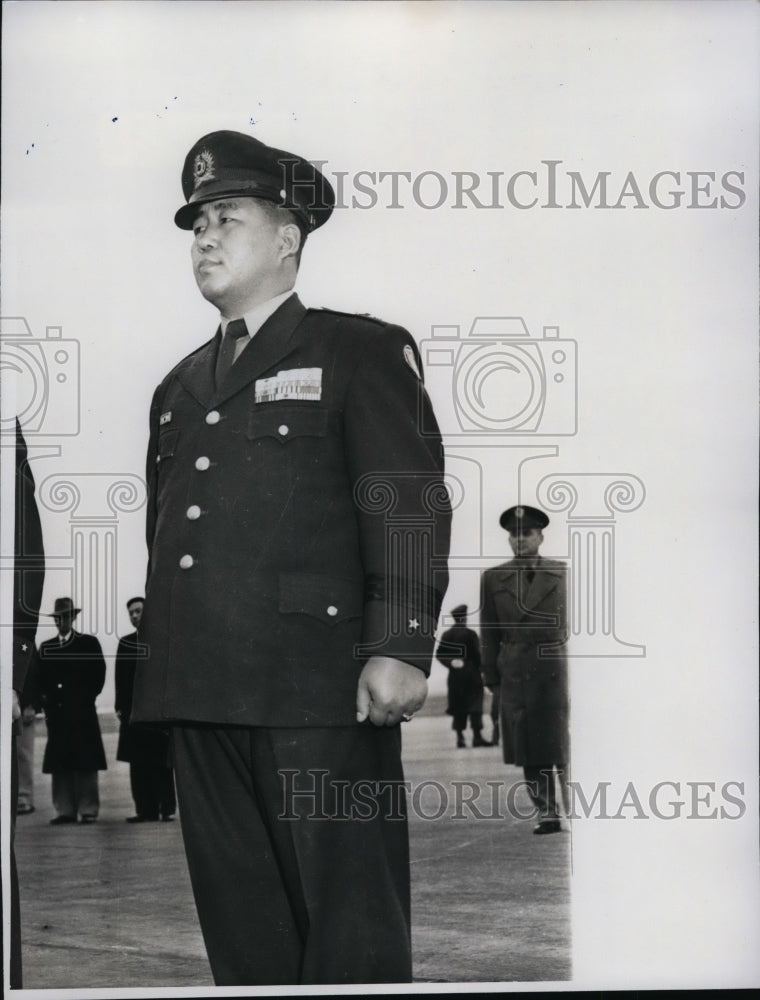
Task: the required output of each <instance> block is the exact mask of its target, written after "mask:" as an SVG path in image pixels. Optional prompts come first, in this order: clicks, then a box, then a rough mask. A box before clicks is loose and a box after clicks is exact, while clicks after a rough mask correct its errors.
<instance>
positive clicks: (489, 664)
mask: <svg viewBox="0 0 760 1000" xmlns="http://www.w3.org/2000/svg"><path fill="white" fill-rule="evenodd" d="M499 523H500V524H501V526H502V528H504V529H505V530H506V531H507V532H508V533H509V544H510V547H511V548H512V551H513V553H514V556H515V557H514V559H512V560H510V561H509V562H506V563H502V564H501V565H500V566H496V567H494V568H493V569H488V570H486V571H485V572H484V573H483V575H482V577H481V606H480V615H481V619H480V621H481V652H482V657H483V676H484V680H485V682H486V684H488V685H489V686H490V687H492V688H494V689H495V688H496V686H497V685H498V687H499V690H500V696H501V721H502V737H503V739H502V744H503V754H504V762H505V763H507V764H520V765H522V767H523V769H524V772H525V779H526V782H527V785H528V789H529V792H530V795H531V798H532V800H533V804H534V805H535V807H536V811H537V813H538V818H539V822H538V824H537V825H536V826H535V827H534V830H533V832H534V833H538V834H545V833H557V832H559V831H560V830H561V829H562V826H561V820H560V812H559V808H558V804H557V797H556V789H555V772H556V778H557V779H558V780H559V782H560V787H561V789H562V794H563V797H565V796H566V791H567V780H568V773H567V772H568V766H569V752H570V739H569V727H568V722H569V695H568V680H567V653H566V646H565V643H566V641H567V590H566V571H565V565H564V563H561V562H558V561H556V560H553V559H544V558H542V557H541V556H540V555H539V548H540V546H541V544H542V542H543V540H544V536H543V528H545V527H546V525H547V524H548V523H549V518H548V517H547V516H546V514H545V513H544V512H543V511H541V510H538V509H537V508H535V507H528V506H525V505H523V506H518V507H510V508H509V509H508V510H505V511H504V513H503V514H502V515H501V518H500V521H499ZM565 808H566V811H567V801H565Z"/></svg>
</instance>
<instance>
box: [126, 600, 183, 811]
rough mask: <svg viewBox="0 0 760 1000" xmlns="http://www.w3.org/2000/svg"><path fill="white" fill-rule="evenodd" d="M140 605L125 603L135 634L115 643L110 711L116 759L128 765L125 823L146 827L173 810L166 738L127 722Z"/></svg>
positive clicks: (156, 730)
mask: <svg viewBox="0 0 760 1000" xmlns="http://www.w3.org/2000/svg"><path fill="white" fill-rule="evenodd" d="M144 604H145V601H144V598H142V597H132V598H130V600H128V601H127V613H128V615H129V620H130V621H131V623H132V625H134V627H135V631H134V632H132V633H130V634H129V635H125V636H122V638H121V639H119V647H118V649H117V650H116V670H115V672H114V679H115V700H114V711H115V712H116V715H117V716H118V718H119V722H120V725H119V742H118V744H117V746H116V759H117V760H123V761H126V762H128V763H129V784H130V789H131V791H132V798H133V800H134V803H135V815H134V816H127V823H149V822H152V821H154V820H158V819H160V820H163V821H164V822H170V821H171V820H173V819H174V813H175V811H176V808H177V800H176V796H175V793H174V771H173V769H172V765H171V760H170V750H169V736H168V734H167V733H166V732H165V731H164V730H163V729H160V728H159V727H158V726H141V725H139V724H133V723H131V722H130V721H129V716H130V714H131V712H132V693H133V690H134V684H135V670H136V668H137V661H138V659H139V657H140V654H141V652H142V651H143V647H141V646H140V644H139V642H138V640H137V631H136V630H137V628H138V626H139V625H140V618H141V617H142V612H143V606H144Z"/></svg>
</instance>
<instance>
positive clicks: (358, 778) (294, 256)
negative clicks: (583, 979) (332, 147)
mask: <svg viewBox="0 0 760 1000" xmlns="http://www.w3.org/2000/svg"><path fill="white" fill-rule="evenodd" d="M182 189H183V193H184V196H185V201H186V204H184V205H183V206H182V207H181V208H180V209H179V211H178V212H177V213H176V215H175V222H176V224H177V225H178V226H179V227H180V228H181V229H186V230H188V231H192V233H193V237H194V238H193V243H192V248H191V255H192V263H193V269H194V273H195V279H196V282H197V285H198V287H199V289H200V292H201V294H202V295H203V297H204V298H206V299H207V300H208V301H209V302H211V303H212V304H213V305H214V306H216V308H217V309H218V310H219V328H218V330H217V333H216V335H215V336H214V337H213V338H212V339H211V340H210V341H209V342H208V343H206V344H204V345H203V346H202V347H200V348H199V349H198V350H196V351H194V352H193V353H192V354H190V355H189V356H188V357H187V358H185V359H184V360H183V361H181V362H180V363H179V364H178V365H177V366H176V367H175V368H174V369H173V370H172V371H171V372H170V373H169V374H168V375H167V376H166V378H165V379H164V380H163V382H162V383H161V384H160V386H159V387H158V389H157V390H156V392H155V395H154V398H153V404H152V408H151V417H150V441H149V446H148V462H147V479H148V491H149V496H148V513H147V541H148V550H149V569H148V578H147V588H146V596H145V608H144V613H143V618H142V621H141V625H140V629H139V640H140V642H141V643H142V644H144V646H145V650H146V657H145V659H144V660H141V661H139V662H138V666H137V674H136V680H135V688H134V698H133V709H132V720H133V721H135V722H145V723H156V724H160V725H165V726H171V727H172V728H173V752H174V765H175V775H176V783H177V794H178V802H179V811H180V818H181V820H182V832H183V839H184V842H185V850H186V853H187V859H188V866H189V869H190V876H191V880H192V884H193V890H194V893H195V899H196V904H197V909H198V915H199V919H200V923H201V928H202V931H203V934H204V939H205V943H206V949H207V952H208V956H209V961H210V964H211V969H212V972H213V975H214V980H215V982H216V983H217V985H230V986H232V985H254V984H278V983H279V984H296V983H364V982H366V983H377V982H399V981H402V982H403V981H409V980H410V979H411V949H410V926H409V859H408V838H407V828H406V819H405V817H404V816H403V815H402V812H400V810H399V808H395V807H394V808H393V809H392V810H390V811H389V810H387V809H386V808H385V806H384V805H383V804H382V803H381V797H382V790H381V786H383V787H384V788H386V789H387V786H388V784H389V783H391V784H393V783H400V782H402V781H403V772H402V768H401V753H400V751H401V738H400V728H399V723H400V722H401V721H402V720H403V719H407V720H408V719H410V718H411V717H412V716H413V715H414V713H415V712H416V711H417V710H418V709H419V708H420V707H421V705H422V703H423V701H424V699H425V695H426V690H427V683H426V677H427V674H428V673H429V671H430V665H431V660H432V653H433V645H434V636H435V628H436V621H437V617H438V613H439V609H440V604H441V599H442V596H443V593H444V591H445V589H446V582H447V577H446V556H447V552H448V537H449V520H450V509H449V504H448V497H447V494H446V492H445V489H444V488H443V455H442V448H441V441H440V436H439V435H438V434H437V433H435V432H433V433H431V434H425V435H423V434H422V433H421V431H420V427H421V426H424V427H428V426H430V427H433V428H435V422H434V419H433V416H432V412H431V408H430V402H429V399H428V397H427V394H426V393H425V391H424V388H423V385H422V369H421V362H420V355H419V351H418V349H417V346H416V344H415V342H414V340H413V339H412V337H411V336H410V334H409V333H408V332H407V331H406V330H404V329H402V328H401V327H398V326H393V325H391V324H388V323H384V322H381V321H380V320H375V319H371V318H369V317H364V316H356V315H349V314H346V313H339V312H334V311H331V310H327V309H319V310H315V309H307V308H306V307H305V306H304V305H302V304H301V302H300V300H299V298H298V296H297V295H296V294H295V293H294V291H293V286H294V284H295V281H296V274H297V271H298V266H299V261H300V257H301V251H302V249H303V245H304V241H305V240H306V238H307V237H308V238H309V239H310V240H311V238H312V236H311V234H312V233H313V232H314V231H315V230H317V229H319V228H320V227H321V226H323V225H324V223H325V222H326V221H327V220H328V218H329V217H330V214H331V212H332V210H333V207H334V203H335V196H334V192H333V189H332V187H331V185H330V183H329V182H328V181H327V179H326V178H325V177H324V176H323V175H322V174H321V173H320V172H319V171H318V170H316V169H315V168H314V167H313V166H312V164H311V163H309V162H308V161H307V160H304V159H303V158H302V157H300V156H296V155H294V154H291V153H287V152H285V151H283V150H279V149H274V148H271V147H269V146H266V145H265V144H264V143H262V142H260V141H259V140H257V139H255V138H253V137H251V136H248V135H244V134H242V133H239V132H229V131H221V132H213V133H210V134H209V135H206V136H203V137H202V138H201V139H199V140H198V141H197V142H196V143H195V144H194V145H193V147H192V148H191V149H190V151H189V153H188V155H187V157H186V159H185V164H184V169H183V171H182ZM420 416H422V417H423V418H424V419H423V421H422V422H421V421H420ZM428 421H429V422H430V423H429V424H428ZM394 525H401V528H399V529H398V530H399V531H401V530H402V529H403V542H402V543H400V545H397V544H396V541H397V540H398V539H396V536H394V535H392V531H391V529H392V528H393V526H394ZM399 538H400V536H399ZM435 561H437V565H435V564H434V562H435ZM317 785H318V786H319V807H318V808H317V807H316V805H315V802H316V800H315V796H316V795H317ZM360 787H361V789H362V790H363V791H364V793H366V792H367V790H368V789H369V790H372V789H374V793H375V795H376V798H375V800H374V803H373V805H371V806H370V809H369V812H370V815H369V816H367V815H364V816H363V818H362V817H358V816H357V815H355V814H350V809H349V810H348V812H349V815H346V814H345V813H344V811H343V810H342V808H341V804H340V802H339V801H338V797H337V796H338V789H342V790H343V792H344V793H345V794H346V795H347V796H348V799H350V798H351V795H352V791H353V790H354V789H357V790H358V789H359V788H360ZM357 794H358V791H357ZM328 815H329V816H332V817H333V819H328V818H327V816H328Z"/></svg>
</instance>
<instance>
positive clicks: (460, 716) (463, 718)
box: [451, 711, 483, 733]
mask: <svg viewBox="0 0 760 1000" xmlns="http://www.w3.org/2000/svg"><path fill="white" fill-rule="evenodd" d="M452 715H453V716H454V717H453V719H452V720H451V728H452V729H455V730H456V731H457V732H458V733H463V732H464V731H465V729H466V728H467V719H468V718H469V720H470V728H471V729H472V731H473V733H479V732H480V731H481V729H482V728H483V713H482V712H467V711H464V712H453V713H452Z"/></svg>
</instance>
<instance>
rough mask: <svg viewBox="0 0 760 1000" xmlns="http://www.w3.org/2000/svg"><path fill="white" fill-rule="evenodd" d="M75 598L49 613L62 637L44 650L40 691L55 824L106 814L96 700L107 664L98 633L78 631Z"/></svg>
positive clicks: (85, 820) (88, 820) (61, 601)
mask: <svg viewBox="0 0 760 1000" xmlns="http://www.w3.org/2000/svg"><path fill="white" fill-rule="evenodd" d="M80 610H81V609H80V608H76V607H74V602H73V601H72V600H71V598H70V597H58V598H56V601H55V604H54V606H53V611H52V612H51V613H49V615H48V617H51V618H52V619H53V621H54V622H55V626H56V628H57V630H58V635H57V636H56V637H55V638H54V639H48V640H47V641H46V642H43V643H42V645H41V646H40V675H39V679H40V691H41V694H42V705H43V709H44V712H45V721H46V722H47V730H48V739H47V745H46V747H45V756H44V757H43V760H42V773H43V774H51V775H52V782H53V805H54V807H55V810H56V813H57V815H56V816H55V818H54V819H52V820H51V821H50V822H51V823H52V824H53V825H60V824H63V823H76V821H77V816H79V817H80V820H81V822H82V823H94V822H95V820H96V819H97V818H98V812H99V810H100V797H99V792H98V771H104V770H105V769H106V756H105V751H104V749H103V739H102V737H101V735H100V724H99V722H98V715H97V712H96V710H95V699H96V698H97V696H98V695H99V694H100V692H101V691H102V690H103V684H104V683H105V679H106V663H105V660H104V659H103V651H102V650H101V648H100V643H99V642H98V640H97V639H96V638H95V636H94V635H85V634H83V633H81V632H75V631H74V628H73V622H74V619H75V618H76V616H77V615H78V614H79V612H80Z"/></svg>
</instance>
